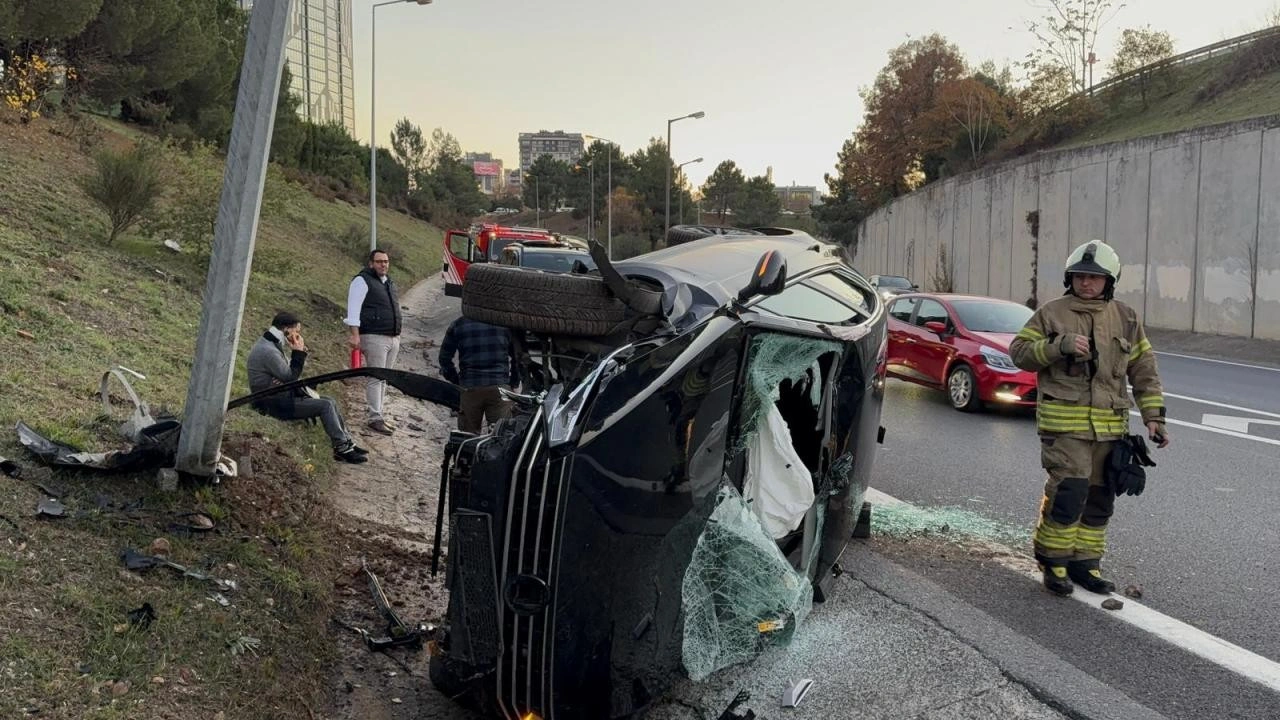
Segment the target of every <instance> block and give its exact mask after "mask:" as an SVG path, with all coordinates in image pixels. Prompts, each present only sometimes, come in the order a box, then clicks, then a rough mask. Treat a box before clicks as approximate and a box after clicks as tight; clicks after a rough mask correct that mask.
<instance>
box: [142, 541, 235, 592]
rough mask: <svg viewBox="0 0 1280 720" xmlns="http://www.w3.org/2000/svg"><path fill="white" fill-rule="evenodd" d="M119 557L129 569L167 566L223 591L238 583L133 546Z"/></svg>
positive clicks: (232, 587)
mask: <svg viewBox="0 0 1280 720" xmlns="http://www.w3.org/2000/svg"><path fill="white" fill-rule="evenodd" d="M120 559H121V561H123V562H124V566H125V567H126V568H127V569H129V570H134V571H138V572H142V571H145V570H150V569H151V568H154V567H167V568H169V569H171V570H175V571H177V572H178V573H180V574H181V575H182V576H183V577H189V578H193V579H195V580H203V581H205V582H209V583H212V584H213V586H214V587H216V588H218V589H219V590H221V591H223V592H234V591H235V590H238V589H239V585H237V584H236V581H235V580H222V579H220V578H216V577H213V576H212V575H206V574H204V573H202V572H200V571H199V570H192V569H190V568H188V567H186V566H185V565H179V564H178V563H176V562H172V561H170V560H168V559H166V558H162V557H156V556H154V555H143V554H142V553H140V552H138V551H137V550H134V549H133V548H126V549H125V550H124V552H122V553H120Z"/></svg>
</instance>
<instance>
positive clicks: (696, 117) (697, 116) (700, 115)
mask: <svg viewBox="0 0 1280 720" xmlns="http://www.w3.org/2000/svg"><path fill="white" fill-rule="evenodd" d="M706 116H707V114H706V113H704V112H702V111H701V110H699V111H698V112H696V113H692V114H690V115H689V117H691V118H693V119H694V120H701V119H702V118H704V117H706Z"/></svg>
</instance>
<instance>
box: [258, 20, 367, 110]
mask: <svg viewBox="0 0 1280 720" xmlns="http://www.w3.org/2000/svg"><path fill="white" fill-rule="evenodd" d="M240 7H242V8H244V9H246V10H248V9H249V8H252V7H253V0H240ZM351 54H352V44H351V0H294V3H293V16H292V17H291V18H289V44H288V45H287V46H286V47H285V51H284V59H285V65H286V66H287V67H288V68H289V73H290V74H291V75H293V83H292V85H291V86H290V91H291V92H292V93H293V94H294V95H297V96H298V97H299V98H301V100H302V104H301V105H300V106H299V107H298V114H299V115H301V116H302V118H303V119H304V120H309V121H311V122H313V123H318V124H325V123H338V124H339V125H342V126H343V127H345V128H346V129H347V132H349V133H351V134H352V135H354V134H355V131H356V94H355V81H354V78H353V72H352V60H351Z"/></svg>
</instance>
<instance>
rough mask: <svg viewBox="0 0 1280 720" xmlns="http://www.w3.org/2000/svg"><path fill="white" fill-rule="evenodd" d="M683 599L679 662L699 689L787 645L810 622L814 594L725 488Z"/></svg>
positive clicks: (696, 551) (691, 564)
mask: <svg viewBox="0 0 1280 720" xmlns="http://www.w3.org/2000/svg"><path fill="white" fill-rule="evenodd" d="M681 598H682V600H681V602H682V607H683V610H684V616H685V622H684V638H683V646H682V659H683V661H684V667H685V670H686V672H688V674H689V677H690V678H691V679H693V680H694V681H700V680H703V679H705V678H706V677H708V676H709V675H711V673H713V672H715V671H717V670H720V669H722V668H726V667H729V666H730V665H734V664H737V663H740V662H745V661H747V660H750V659H752V658H754V657H755V656H756V655H757V654H758V653H760V652H761V651H763V650H764V649H765V648H767V647H770V646H772V645H783V644H786V643H787V642H789V641H790V640H791V637H792V636H793V635H794V633H795V630H796V627H797V626H798V625H799V624H800V623H801V622H802V621H803V620H804V618H805V617H806V616H807V615H808V614H809V610H810V609H811V607H812V604H813V586H812V585H811V584H810V583H809V580H808V578H807V577H806V576H805V575H804V574H802V573H800V572H797V571H796V569H795V568H794V567H792V565H791V563H790V561H788V560H787V558H786V557H785V556H784V555H783V554H782V551H781V550H779V549H778V545H777V543H776V542H774V540H773V538H772V537H770V536H769V534H768V533H767V532H766V531H765V529H764V526H763V525H761V523H760V519H759V518H757V517H756V514H755V513H754V512H753V511H752V509H751V508H750V507H749V506H748V505H747V503H746V501H745V500H743V498H742V495H740V494H739V493H738V491H737V490H735V489H734V488H733V487H732V486H731V485H728V484H726V485H724V486H723V487H722V488H721V489H720V491H719V493H718V495H717V497H716V507H715V510H713V511H712V513H711V517H710V518H709V519H708V522H707V525H706V527H705V529H704V530H703V532H702V535H701V536H700V537H699V538H698V543H697V545H696V546H695V548H694V551H693V556H692V557H691V558H690V562H689V568H688V570H687V571H686V572H685V576H684V582H683V586H682V588H681Z"/></svg>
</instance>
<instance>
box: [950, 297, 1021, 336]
mask: <svg viewBox="0 0 1280 720" xmlns="http://www.w3.org/2000/svg"><path fill="white" fill-rule="evenodd" d="M951 307H953V308H955V311H956V315H959V316H960V322H961V323H963V324H964V326H965V327H966V328H969V330H970V331H972V332H989V333H1016V332H1018V331H1019V330H1021V329H1022V326H1023V325H1026V324H1027V320H1030V319H1031V308H1028V307H1027V306H1025V305H1019V304H1017V303H1009V302H991V301H989V300H952V301H951Z"/></svg>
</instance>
